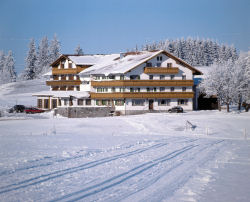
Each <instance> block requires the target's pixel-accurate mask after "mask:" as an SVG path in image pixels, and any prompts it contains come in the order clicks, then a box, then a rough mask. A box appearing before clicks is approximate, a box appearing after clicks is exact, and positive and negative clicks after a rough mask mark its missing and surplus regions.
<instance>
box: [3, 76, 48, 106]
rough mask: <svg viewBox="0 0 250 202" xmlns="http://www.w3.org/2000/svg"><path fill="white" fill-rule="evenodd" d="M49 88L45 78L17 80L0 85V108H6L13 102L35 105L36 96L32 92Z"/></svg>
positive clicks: (13, 103)
mask: <svg viewBox="0 0 250 202" xmlns="http://www.w3.org/2000/svg"><path fill="white" fill-rule="evenodd" d="M44 90H49V86H46V83H45V79H35V80H28V81H19V82H13V83H7V84H3V85H0V108H8V107H11V106H13V105H15V104H23V105H27V106H29V105H32V106H34V105H36V97H33V96H32V94H33V93H35V92H39V91H44Z"/></svg>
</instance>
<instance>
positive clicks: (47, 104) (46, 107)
mask: <svg viewBox="0 0 250 202" xmlns="http://www.w3.org/2000/svg"><path fill="white" fill-rule="evenodd" d="M44 108H45V109H49V99H44Z"/></svg>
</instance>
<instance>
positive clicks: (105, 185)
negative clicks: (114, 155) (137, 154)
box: [51, 140, 223, 202]
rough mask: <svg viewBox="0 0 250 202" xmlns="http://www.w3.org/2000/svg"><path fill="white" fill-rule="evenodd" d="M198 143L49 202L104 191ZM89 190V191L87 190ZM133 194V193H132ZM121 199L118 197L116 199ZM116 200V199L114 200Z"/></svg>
mask: <svg viewBox="0 0 250 202" xmlns="http://www.w3.org/2000/svg"><path fill="white" fill-rule="evenodd" d="M221 142H223V140H222V141H217V142H213V143H212V144H209V145H206V146H205V147H202V148H201V149H200V150H199V152H201V151H203V150H206V149H207V148H210V147H211V146H213V145H214V144H219V143H221ZM198 146H199V145H188V146H185V147H183V148H181V149H178V150H175V151H172V152H170V153H168V154H166V155H164V156H162V157H159V158H157V159H154V160H152V161H148V162H146V163H143V164H140V165H139V166H136V167H135V168H133V169H130V170H129V171H126V172H124V173H121V174H119V175H117V176H114V177H112V178H109V179H107V180H105V181H103V182H101V183H98V184H95V185H91V186H89V187H86V188H84V189H82V190H79V191H77V192H73V193H71V194H68V195H65V196H63V197H60V198H57V199H53V200H51V202H56V201H61V200H66V201H78V200H82V199H84V198H86V197H89V196H92V195H95V194H97V193H99V192H102V191H105V190H106V189H109V188H112V187H114V186H116V185H119V184H121V183H123V182H125V181H127V180H129V179H131V178H133V177H135V176H137V175H139V174H141V173H143V172H145V171H148V170H149V169H151V168H153V167H155V166H157V165H159V164H161V163H164V162H166V161H168V160H172V159H174V158H176V157H179V155H181V154H184V153H186V152H187V151H189V150H191V149H193V148H195V147H198ZM182 164H183V162H178V163H175V164H174V165H173V166H171V167H170V168H169V169H167V171H165V172H164V173H163V174H161V175H160V176H158V177H157V178H156V179H153V180H152V181H151V183H148V185H147V187H148V186H150V185H152V183H155V182H157V180H159V179H160V178H161V177H163V176H164V175H166V174H168V173H169V172H171V171H172V170H173V169H175V168H177V167H179V166H181V165H182ZM145 188H146V187H144V188H143V189H145ZM143 189H140V190H138V191H141V190H143ZM88 191H90V192H88ZM84 192H85V194H83V195H81V194H82V193H84ZM133 194H134V193H133ZM75 195H80V196H77V197H75V198H72V199H69V198H71V197H74V196H75ZM119 200H121V198H120V199H118V201H119ZM115 201H117V200H115Z"/></svg>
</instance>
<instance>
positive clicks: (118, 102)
mask: <svg viewBox="0 0 250 202" xmlns="http://www.w3.org/2000/svg"><path fill="white" fill-rule="evenodd" d="M115 105H117V106H123V105H124V100H115Z"/></svg>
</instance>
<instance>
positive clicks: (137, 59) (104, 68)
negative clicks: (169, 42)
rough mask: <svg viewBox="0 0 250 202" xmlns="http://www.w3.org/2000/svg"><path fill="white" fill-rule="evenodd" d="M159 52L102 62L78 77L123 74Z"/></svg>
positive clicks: (146, 52)
mask: <svg viewBox="0 0 250 202" xmlns="http://www.w3.org/2000/svg"><path fill="white" fill-rule="evenodd" d="M161 52H162V50H161V51H156V52H148V51H143V52H138V53H137V54H131V55H130V54H128V55H126V56H125V57H122V58H118V59H116V60H111V61H110V60H105V59H104V60H102V61H100V62H98V64H96V65H93V66H91V67H89V68H87V69H85V70H84V71H82V72H81V73H80V75H86V74H105V75H108V74H111V73H112V74H119V73H120V74H124V73H125V72H127V71H129V70H130V69H133V68H134V67H137V66H138V65H140V64H142V63H144V62H146V61H147V60H149V59H150V58H153V57H154V56H156V55H158V54H159V53H161Z"/></svg>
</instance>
